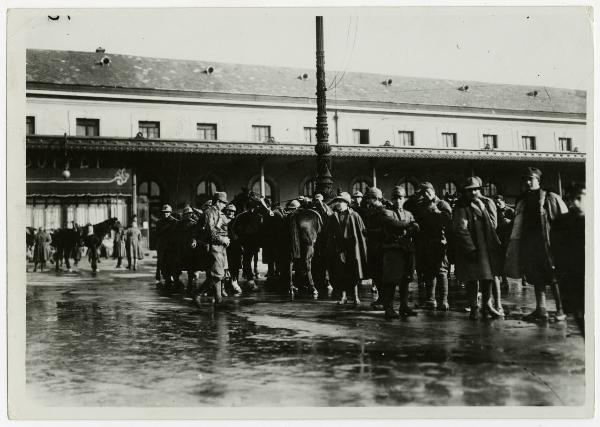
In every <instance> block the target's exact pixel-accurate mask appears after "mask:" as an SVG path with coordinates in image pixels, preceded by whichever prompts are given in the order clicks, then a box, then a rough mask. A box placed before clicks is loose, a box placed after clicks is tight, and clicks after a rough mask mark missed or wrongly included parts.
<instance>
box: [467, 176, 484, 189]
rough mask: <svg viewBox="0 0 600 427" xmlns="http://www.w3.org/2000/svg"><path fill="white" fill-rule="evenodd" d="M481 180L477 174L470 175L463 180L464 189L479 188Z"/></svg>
mask: <svg viewBox="0 0 600 427" xmlns="http://www.w3.org/2000/svg"><path fill="white" fill-rule="evenodd" d="M481 185H482V182H481V178H479V177H478V176H470V177H468V178H467V180H466V181H465V185H464V186H463V189H464V190H470V189H474V188H481Z"/></svg>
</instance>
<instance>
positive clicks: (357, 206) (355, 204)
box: [350, 190, 367, 221]
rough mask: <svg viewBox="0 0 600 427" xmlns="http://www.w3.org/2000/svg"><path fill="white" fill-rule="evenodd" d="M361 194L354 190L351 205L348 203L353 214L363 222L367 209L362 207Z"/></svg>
mask: <svg viewBox="0 0 600 427" xmlns="http://www.w3.org/2000/svg"><path fill="white" fill-rule="evenodd" d="M363 198H364V196H363V193H361V192H360V191H359V190H356V191H354V192H353V193H352V203H350V207H351V208H352V209H353V210H354V212H356V213H358V214H359V215H360V217H361V218H362V220H363V221H365V220H366V217H367V209H366V208H365V206H364V205H363Z"/></svg>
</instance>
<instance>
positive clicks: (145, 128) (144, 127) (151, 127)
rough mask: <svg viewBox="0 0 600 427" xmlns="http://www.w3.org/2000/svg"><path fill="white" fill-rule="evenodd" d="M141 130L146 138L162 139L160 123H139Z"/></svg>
mask: <svg viewBox="0 0 600 427" xmlns="http://www.w3.org/2000/svg"><path fill="white" fill-rule="evenodd" d="M139 129H140V133H141V134H142V136H143V137H144V138H160V122H139Z"/></svg>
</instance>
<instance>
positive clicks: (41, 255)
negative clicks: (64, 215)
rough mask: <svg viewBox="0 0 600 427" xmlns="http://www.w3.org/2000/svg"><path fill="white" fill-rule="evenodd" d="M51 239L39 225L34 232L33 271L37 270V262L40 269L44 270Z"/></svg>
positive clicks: (48, 256) (48, 255) (49, 255)
mask: <svg viewBox="0 0 600 427" xmlns="http://www.w3.org/2000/svg"><path fill="white" fill-rule="evenodd" d="M51 241H52V239H51V238H50V235H49V234H48V233H46V231H45V230H44V229H43V228H42V227H40V228H38V231H37V233H36V234H35V239H34V244H33V271H34V272H35V271H37V266H38V264H39V265H40V271H41V272H44V269H45V268H46V262H48V260H49V259H50V257H51V254H50V242H51Z"/></svg>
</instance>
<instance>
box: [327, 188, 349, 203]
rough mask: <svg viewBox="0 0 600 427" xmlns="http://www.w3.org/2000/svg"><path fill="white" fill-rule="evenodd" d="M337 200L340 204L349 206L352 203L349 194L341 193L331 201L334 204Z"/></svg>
mask: <svg viewBox="0 0 600 427" xmlns="http://www.w3.org/2000/svg"><path fill="white" fill-rule="evenodd" d="M337 200H341V201H342V202H346V203H348V204H350V203H351V202H352V198H351V197H350V194H348V193H347V192H345V191H343V192H341V193H340V194H338V195H337V196H335V197H334V198H333V200H332V201H333V202H335V201H337Z"/></svg>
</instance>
